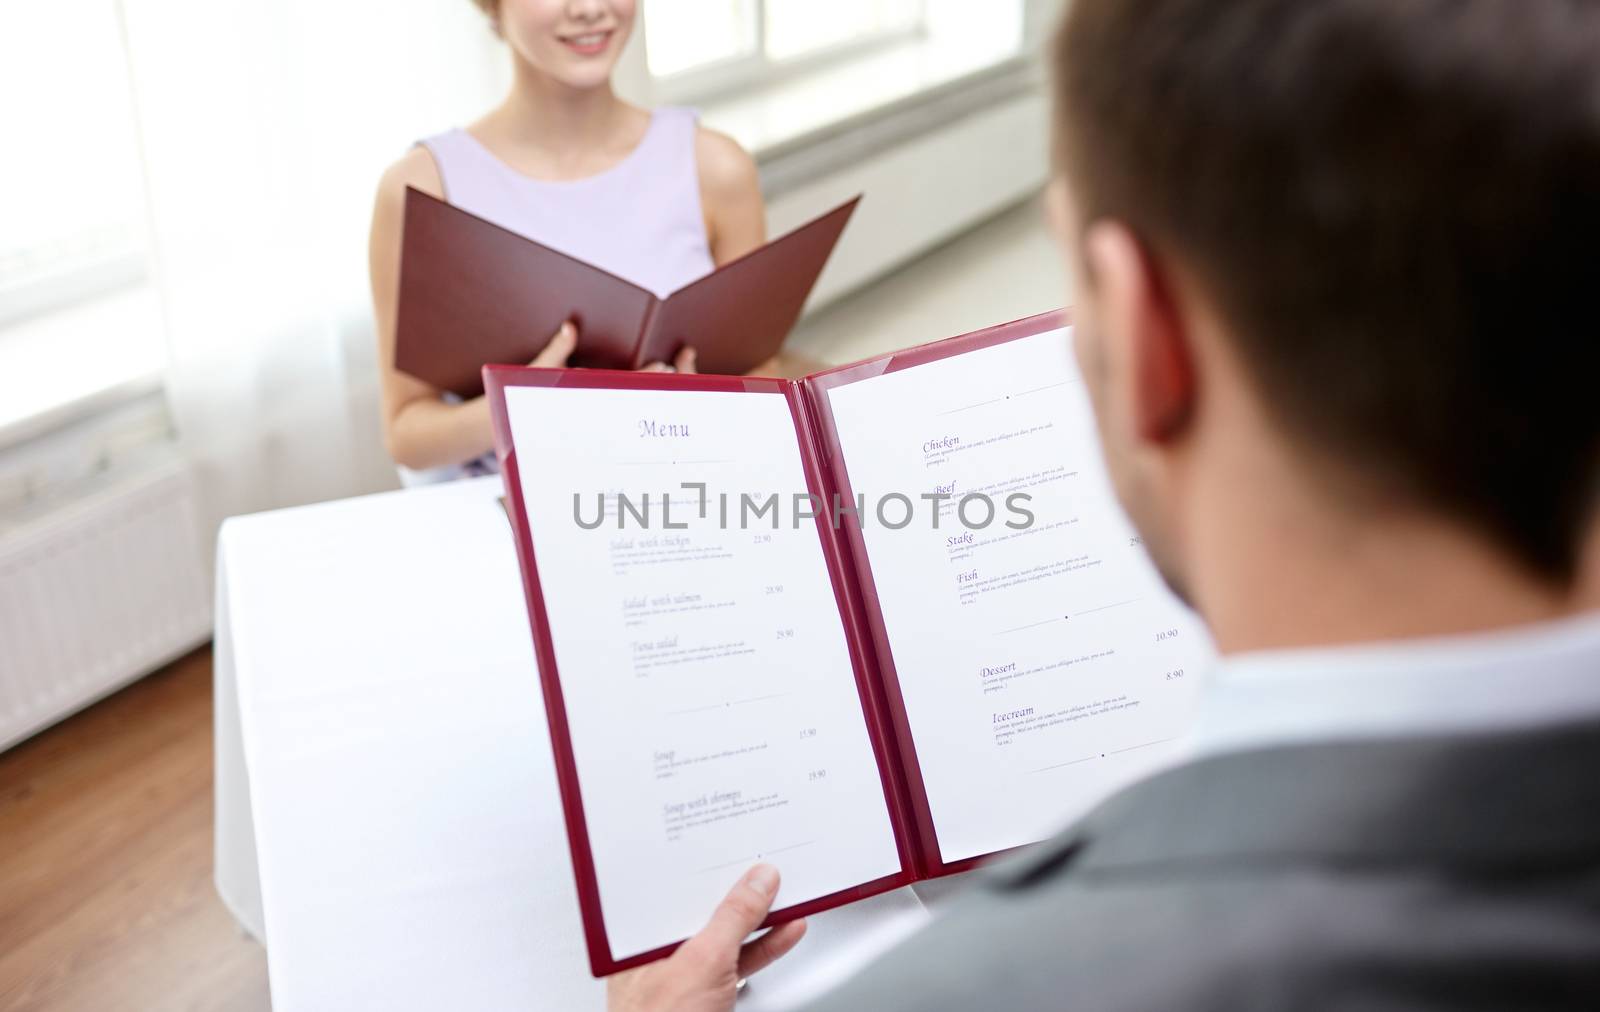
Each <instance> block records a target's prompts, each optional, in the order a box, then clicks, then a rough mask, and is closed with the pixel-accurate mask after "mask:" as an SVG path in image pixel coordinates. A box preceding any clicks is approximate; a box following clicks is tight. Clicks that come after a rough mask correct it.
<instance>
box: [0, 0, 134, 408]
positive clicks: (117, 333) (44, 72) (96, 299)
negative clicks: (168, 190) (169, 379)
mask: <svg viewBox="0 0 1600 1012" xmlns="http://www.w3.org/2000/svg"><path fill="white" fill-rule="evenodd" d="M0 95H5V96H6V99H5V100H4V101H0V137H3V138H5V145H6V155H5V158H4V160H3V161H0V430H4V429H5V428H7V427H8V426H9V425H11V424H13V423H16V422H18V421H20V420H21V416H28V415H33V414H38V413H41V412H44V411H47V410H51V409H54V408H57V407H59V406H60V405H61V404H62V403H66V402H71V401H75V400H79V399H82V398H84V397H87V396H90V395H93V394H95V393H97V392H99V391H101V390H104V389H107V388H109V387H113V386H118V385H120V384H122V383H125V382H127V381H128V380H130V379H133V378H135V377H136V376H148V375H150V374H151V373H153V372H156V371H158V370H159V369H160V364H161V362H162V361H163V349H162V344H161V333H160V327H159V316H158V313H159V310H158V308H157V307H156V305H155V301H154V298H153V296H151V295H149V292H150V286H149V258H148V251H147V249H146V240H145V225H146V223H145V213H146V212H145V206H146V204H145V198H144V187H143V180H142V174H141V170H140V162H139V149H138V141H137V135H136V128H135V121H134V115H133V103H132V96H131V95H130V92H129V83H128V67H127V61H126V56H125V47H124V44H123V36H122V27H121V22H120V20H119V16H118V10H117V5H116V3H115V2H114V0H74V2H72V3H8V4H0ZM102 304H103V305H104V306H105V307H106V308H107V313H110V318H109V319H108V318H107V313H99V312H98V311H97V312H95V313H89V314H88V315H85V314H86V312H87V311H88V309H89V307H91V306H99V305H102ZM112 310H114V312H113V311H112ZM90 320H93V321H95V322H88V321H90ZM73 321H84V322H83V324H82V325H78V324H77V323H76V322H73ZM69 322H73V325H72V326H70V327H69V326H67V324H68V323H69ZM74 384H79V385H82V384H89V385H91V386H92V387H93V388H94V389H79V388H78V386H74Z"/></svg>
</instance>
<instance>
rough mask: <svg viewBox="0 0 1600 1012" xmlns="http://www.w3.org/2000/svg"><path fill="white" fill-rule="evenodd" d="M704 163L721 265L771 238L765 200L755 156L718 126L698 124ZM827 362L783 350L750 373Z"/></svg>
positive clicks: (714, 255)
mask: <svg viewBox="0 0 1600 1012" xmlns="http://www.w3.org/2000/svg"><path fill="white" fill-rule="evenodd" d="M695 160H696V162H697V163H698V165H699V169H700V205H701V207H702V208H704V210H705V216H706V238H707V239H708V240H709V241H710V243H711V259H712V260H714V261H715V262H716V264H717V266H719V267H720V266H722V265H723V264H725V263H727V262H728V261H729V260H733V259H735V258H737V257H741V256H743V255H744V254H746V253H748V252H750V251H751V250H753V249H755V248H756V247H757V246H760V245H761V244H762V243H764V242H766V241H767V205H766V201H764V200H763V199H762V197H761V177H760V176H759V175H758V174H757V172H756V162H755V159H754V158H751V157H750V155H749V154H748V153H747V152H746V151H745V149H744V148H741V147H740V146H739V142H738V141H736V140H734V139H733V138H732V137H729V136H728V135H726V134H719V133H717V132H716V131H715V130H707V129H705V128H704V127H701V128H700V132H699V133H698V134H697V135H696V137H695ZM823 368H826V367H825V366H824V364H823V363H821V362H818V361H815V360H813V359H809V358H804V357H802V356H799V355H794V354H792V353H790V352H787V351H780V352H778V354H776V355H774V356H773V357H772V358H769V359H767V360H766V361H765V362H763V363H761V364H760V365H758V366H756V367H755V368H754V369H752V370H750V372H749V375H751V376H782V377H785V378H788V379H799V378H801V377H802V376H809V375H810V374H811V373H814V372H816V371H818V370H819V369H823Z"/></svg>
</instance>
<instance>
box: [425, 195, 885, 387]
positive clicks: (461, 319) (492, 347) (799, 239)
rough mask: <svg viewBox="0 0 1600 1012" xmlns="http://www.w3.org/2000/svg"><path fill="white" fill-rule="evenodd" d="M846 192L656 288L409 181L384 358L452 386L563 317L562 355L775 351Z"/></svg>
mask: <svg viewBox="0 0 1600 1012" xmlns="http://www.w3.org/2000/svg"><path fill="white" fill-rule="evenodd" d="M860 200H861V198H860V197H856V198H854V199H852V200H849V201H846V202H845V203H843V204H841V205H839V206H838V207H836V208H834V209H833V210H831V211H829V212H828V213H826V214H824V215H821V216H820V217H817V218H814V219H812V220H811V221H809V222H807V223H806V224H804V225H801V226H800V227H799V228H796V229H794V230H793V231H791V232H789V233H787V234H785V235H783V236H781V237H780V238H777V239H774V240H773V241H772V242H769V243H767V244H766V245H765V246H761V247H759V248H758V249H754V250H752V251H750V252H749V253H746V254H745V255H744V256H742V257H739V258H737V259H735V260H731V261H729V262H728V263H725V264H723V265H722V266H721V267H718V268H717V269H716V270H714V271H712V272H711V273H710V274H707V275H706V276H705V277H702V278H700V279H698V280H696V281H693V282H691V283H689V284H687V285H685V286H684V287H682V288H680V289H678V290H677V291H675V292H672V293H670V294H669V295H667V296H666V297H665V298H660V297H658V296H657V295H656V294H655V293H654V292H651V291H649V290H647V289H644V288H641V287H639V286H638V285H636V284H634V283H633V282H631V281H626V280H624V279H622V278H619V277H617V276H616V275H615V274H612V273H610V272H609V271H606V270H604V269H602V268H600V267H596V266H595V265H594V264H591V263H588V262H586V261H584V260H580V259H578V258H577V257H573V256H568V255H567V254H566V253H563V252H561V251H560V250H557V249H553V248H551V247H549V246H545V245H544V244H542V243H538V242H535V241H534V240H532V239H529V238H527V237H526V236H522V235H519V234H517V233H516V232H512V231H510V230H508V229H505V228H502V227H500V226H499V225H496V224H494V223H493V222H491V221H488V220H487V219H484V218H480V217H478V216H477V215H474V214H472V213H470V212H468V211H464V210H462V209H461V208H459V207H455V206H453V205H451V204H448V203H446V202H445V201H442V200H439V199H438V198H436V197H431V196H429V195H428V194H425V193H423V192H422V191H421V190H417V189H414V188H408V189H407V190H406V207H405V225H404V232H403V234H402V239H401V252H400V295H399V304H398V310H397V313H398V315H397V319H396V323H395V363H394V364H395V368H397V369H399V370H400V371H401V372H405V373H409V374H411V375H413V376H416V377H417V378H418V379H421V380H423V381H425V382H427V383H430V384H432V385H433V386H435V387H437V388H439V389H441V390H448V391H450V392H452V393H455V394H459V395H460V396H463V397H473V396H476V395H477V394H478V393H479V392H480V391H481V390H482V389H483V386H482V383H483V380H482V375H483V374H482V369H483V365H484V363H486V362H512V363H517V364H521V363H524V362H530V361H532V360H533V357H534V356H535V355H537V354H538V353H539V352H540V350H541V349H543V348H544V346H545V344H546V343H547V342H548V341H549V340H550V337H551V335H552V334H554V333H555V332H556V331H557V330H559V329H560V328H561V325H562V324H563V323H565V322H566V321H568V320H571V321H573V322H574V323H575V324H576V325H577V328H578V346H577V349H576V350H575V351H574V352H573V355H572V364H573V365H575V366H586V367H593V368H609V369H639V368H642V367H644V366H646V365H648V364H650V363H651V362H671V361H672V359H673V356H675V355H676V354H677V353H678V351H679V349H681V348H682V347H683V346H684V345H685V344H688V343H692V344H693V345H694V348H695V353H696V359H695V366H696V368H697V369H698V370H699V371H700V372H702V373H726V374H728V375H742V374H744V373H747V372H749V371H750V370H752V369H754V368H756V367H757V366H759V365H761V364H762V363H764V362H766V361H767V360H768V359H770V358H772V357H773V356H774V355H776V354H777V353H778V350H779V349H780V348H781V347H782V346H783V341H784V338H786V337H788V336H789V331H790V330H792V329H793V328H794V324H795V321H796V320H797V319H799V317H800V310H801V309H802V307H804V305H805V301H806V297H807V296H809V295H810V294H811V288H812V286H813V285H815V284H816V281H817V277H818V275H820V274H821V273H822V268H823V266H824V265H825V264H826V263H827V262H828V257H829V256H830V255H831V254H832V253H833V247H834V246H835V245H836V244H837V243H838V241H839V236H840V235H841V234H842V233H843V232H844V228H845V226H846V225H847V224H849V222H850V216H851V215H852V214H854V213H855V209H856V204H857V203H859V202H860Z"/></svg>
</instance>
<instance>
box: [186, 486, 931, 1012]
mask: <svg viewBox="0 0 1600 1012" xmlns="http://www.w3.org/2000/svg"><path fill="white" fill-rule="evenodd" d="M501 492H502V483H501V480H500V479H499V478H498V477H487V478H480V479H473V480H467V481H460V482H455V483H451V484H447V485H436V486H428V487H423V488H416V489H409V490H406V491H403V492H391V493H384V494H380V495H374V496H364V497H361V498H357V499H347V500H340V501H336V502H330V503H321V504H317V505H313V506H304V507H298V508H294V509H288V510H279V511H275V512H271V513H262V514H256V515H253V516H246V517H235V518H232V519H230V520H229V521H227V522H226V523H225V524H224V525H223V528H222V530H221V532H220V534H219V536H218V552H217V591H216V593H217V608H216V634H215V653H214V657H215V721H216V884H217V890H218V893H219V894H220V895H221V897H222V899H223V902H224V903H225V904H226V905H227V907H228V908H229V909H230V910H231V911H232V913H233V914H234V916H235V918H236V919H237V920H238V921H239V923H240V925H241V926H242V927H243V929H244V930H246V931H248V932H249V933H250V934H252V935H254V936H255V937H256V938H257V939H259V940H261V941H262V942H263V943H264V944H265V945H266V947H267V962H268V975H269V978H270V984H271V988H272V1002H273V1008H274V1009H276V1010H277V1012H295V1010H306V1009H340V1010H350V1009H384V1010H406V1009H418V1010H422V1009H427V1010H430V1012H431V1010H436V1009H440V1008H470V1009H475V1010H491V1012H492V1010H499V1009H505V1010H513V1009H515V1010H528V1009H563V1010H566V1009H573V1010H584V1009H601V1008H603V1007H604V988H603V985H602V983H601V982H599V981H596V980H594V979H593V978H592V977H591V976H590V974H589V970H588V962H587V958H586V956H585V953H584V949H583V934H582V931H581V927H580V922H579V915H578V903H577V894H576V889H575V887H574V884H573V880H572V871H571V863H570V861H569V858H568V853H567V841H566V829H565V826H564V824H563V821H562V816H561V806H560V803H559V798H558V794H557V788H556V778H555V771H554V765H553V761H552V758H551V751H550V742H549V736H548V731H547V728H546V724H545V718H544V709H543V700H542V697H541V695H540V693H539V690H538V681H537V669H536V667H535V661H534V656H533V649H532V641H531V638H530V636H529V633H528V624H527V622H528V620H527V613H526V610H525V606H524V599H523V593H522V585H521V579H520V577H519V575H518V572H517V563H516V557H515V554H514V550H513V547H512V539H511V529H510V525H509V523H508V521H507V519H506V516H505V514H504V511H503V509H502V507H501V504H500V501H499V496H500V494H501ZM956 888H957V887H956V886H953V885H952V884H951V883H948V882H945V883H937V884H934V885H931V886H918V887H917V888H916V889H915V890H912V889H902V890H897V891H895V892H892V893H888V894H885V895H883V896H879V897H876V898H874V899H871V900H867V901H865V902H862V903H857V904H853V905H851V906H849V907H844V908H841V909H839V910H834V911H830V912H828V913H825V914H822V915H819V916H816V917H813V918H811V931H810V932H809V933H808V935H807V937H806V939H805V940H804V941H803V942H802V943H801V945H800V947H799V948H798V949H797V950H796V951H795V953H794V954H792V955H791V956H789V957H788V958H786V959H784V960H782V961H780V962H779V963H778V964H777V965H776V966H774V967H773V968H771V969H770V970H768V971H765V972H764V973H762V974H760V975H758V976H757V977H756V978H755V979H754V980H753V981H752V982H751V985H750V987H749V988H748V989H747V992H746V993H745V994H744V995H742V996H741V998H740V1001H739V1007H740V1009H750V1010H765V1009H780V1008H785V1007H792V1006H793V1005H794V1004H796V1003H798V1002H800V1001H803V1000H804V999H806V998H807V997H810V996H812V995H815V994H817V993H820V992H821V991H822V990H825V989H826V988H827V987H828V986H829V985H831V984H832V983H834V982H836V981H837V980H839V979H841V978H842V977H843V976H845V975H847V974H848V973H849V972H851V970H852V969H854V968H855V967H856V966H859V965H860V964H861V963H862V962H864V961H865V960H867V959H869V958H870V956H871V955H872V954H873V953H874V952H876V951H880V950H881V949H882V948H884V947H885V946H887V945H889V944H892V942H893V941H894V940H896V939H898V938H900V937H903V936H904V935H905V934H907V933H909V932H910V931H913V930H915V929H916V927H917V926H919V925H920V924H922V923H924V922H925V921H926V920H927V919H928V918H929V917H930V916H931V913H930V911H931V910H932V909H934V908H937V907H940V906H942V905H943V904H944V903H945V902H946V901H947V898H948V897H949V896H950V895H951V893H952V892H953V891H955V889H956ZM707 913H709V911H707Z"/></svg>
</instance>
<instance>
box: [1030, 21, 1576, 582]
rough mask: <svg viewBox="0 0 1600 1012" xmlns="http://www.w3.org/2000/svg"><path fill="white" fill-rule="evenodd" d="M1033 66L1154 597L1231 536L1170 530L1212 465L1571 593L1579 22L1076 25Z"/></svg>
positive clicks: (1091, 352) (1187, 527)
mask: <svg viewBox="0 0 1600 1012" xmlns="http://www.w3.org/2000/svg"><path fill="white" fill-rule="evenodd" d="M1054 63H1055V68H1054V70H1055V76H1056V130H1057V137H1056V149H1057V178H1056V180H1055V182H1054V184H1053V186H1052V193H1051V203H1052V207H1053V210H1054V217H1055V219H1056V221H1057V224H1058V227H1059V230H1060V232H1061V234H1062V239H1063V241H1064V243H1065V244H1066V245H1067V247H1068V253H1069V258H1070V259H1071V260H1072V261H1073V264H1074V269H1075V273H1076V275H1077V303H1078V322H1079V327H1078V339H1077V340H1078V346H1077V351H1078V355H1079V359H1080V362H1081V364H1082V365H1083V367H1084V372H1085V374H1086V377H1087V379H1088V382H1089V385H1090V388H1091V392H1092V393H1093V399H1094V401H1095V405H1096V413H1097V415H1098V417H1099V420H1100V427H1101V431H1102V436H1103V439H1104V442H1105V445H1106V450H1107V456H1108V459H1109V463H1110V465H1111V468H1112V473H1113V476H1114V478H1115V480H1116V483H1117V487H1118V492H1119V494H1120V495H1121V496H1122V498H1123V500H1124V502H1125V505H1126V506H1127V507H1128V509H1129V511H1130V513H1131V514H1132V515H1133V517H1134V519H1135V522H1136V523H1138V524H1139V526H1140V527H1141V529H1142V531H1143V533H1144V534H1145V536H1146V542H1147V544H1149V545H1150V546H1151V549H1152V552H1153V554H1154V555H1155V557H1156V559H1157V562H1158V564H1160V565H1161V567H1162V569H1163V571H1164V572H1165V573H1166V574H1167V576H1168V578H1169V580H1171V581H1172V582H1173V583H1174V585H1175V586H1177V587H1178V588H1179V589H1180V591H1181V590H1183V589H1185V587H1186V585H1187V584H1188V583H1189V582H1190V581H1191V579H1192V578H1193V576H1194V573H1193V572H1192V568H1193V564H1194V560H1193V558H1192V557H1191V556H1192V552H1191V551H1190V544H1189V540H1190V534H1191V530H1192V528H1193V527H1194V526H1196V525H1197V524H1198V523H1200V522H1202V521H1207V520H1209V521H1211V522H1215V521H1217V520H1218V518H1217V517H1216V516H1214V515H1213V516H1210V517H1209V518H1207V517H1203V516H1201V515H1200V512H1199V511H1204V510H1211V511H1213V513H1215V512H1216V511H1217V510H1220V509H1226V508H1227V505H1228V502H1229V500H1228V499H1227V498H1226V495H1225V494H1223V493H1220V492H1218V490H1217V487H1216V484H1217V483H1216V481H1213V482H1212V488H1211V494H1209V495H1208V496H1206V497H1205V501H1204V503H1199V502H1197V501H1196V493H1195V489H1196V488H1197V487H1199V486H1200V485H1201V484H1203V482H1202V481H1201V480H1200V478H1198V477H1197V475H1199V474H1200V473H1201V472H1202V471H1203V470H1204V469H1206V468H1210V467H1213V465H1215V466H1218V467H1223V468H1224V469H1226V468H1227V467H1232V468H1233V472H1232V474H1233V478H1234V479H1236V480H1234V482H1233V487H1232V488H1233V490H1232V492H1231V493H1227V494H1231V495H1234V496H1235V497H1245V496H1274V495H1279V494H1289V492H1288V490H1287V482H1286V481H1285V480H1284V479H1285V476H1289V475H1293V476H1294V478H1295V480H1296V481H1297V482H1298V488H1297V489H1295V490H1294V491H1293V493H1292V494H1297V495H1301V496H1304V497H1308V498H1309V499H1316V498H1317V497H1325V498H1326V501H1327V502H1328V503H1329V504H1330V506H1337V507H1338V508H1342V509H1345V510H1350V511H1360V510H1364V509H1371V510H1376V511H1387V510H1393V509H1408V510H1415V511H1418V512H1423V513H1427V514H1430V515H1436V516H1438V517H1439V518H1441V520H1442V521H1446V522H1449V523H1451V524H1454V525H1457V526H1459V527H1460V528H1461V529H1463V530H1466V531H1470V532H1472V533H1474V534H1475V535H1476V536H1478V537H1480V538H1481V539H1482V540H1483V542H1484V543H1485V544H1488V545H1492V546H1493V548H1494V550H1496V551H1497V552H1498V553H1500V554H1501V555H1502V556H1504V558H1505V559H1506V560H1507V561H1508V562H1509V563H1511V564H1513V565H1515V566H1517V567H1520V568H1521V569H1522V570H1523V571H1524V572H1526V573H1527V574H1530V575H1531V576H1533V577H1535V578H1537V579H1539V580H1541V581H1544V582H1546V583H1548V584H1550V585H1552V586H1567V585H1570V584H1571V583H1572V582H1573V581H1574V579H1575V576H1576V573H1575V571H1576V569H1577V566H1578V559H1579V555H1580V552H1581V549H1582V545H1583V543H1584V541H1585V537H1586V534H1587V531H1588V528H1589V525H1590V524H1591V523H1592V518H1593V516H1594V511H1595V506H1596V501H1597V497H1596V492H1597V490H1600V323H1597V321H1600V315H1597V308H1600V307H1597V306H1596V303H1595V295H1594V293H1595V292H1596V291H1597V290H1600V284H1597V283H1596V282H1597V281H1600V278H1597V277H1596V275H1597V274H1600V251H1597V245H1596V244H1597V243H1600V3H1596V2H1593V0H1231V2H1228V3H1218V2H1216V0H1075V2H1074V3H1073V5H1072V10H1071V12H1070V14H1069V15H1068V18H1067V21H1066V23H1065V24H1064V25H1063V28H1062V31H1061V33H1060V35H1059V37H1058V40H1057V43H1056V49H1055V54H1054ZM1251 454H1254V455H1256V457H1257V458H1259V459H1260V460H1263V461H1265V460H1267V459H1268V458H1276V463H1274V464H1271V465H1265V464H1264V465H1263V466H1262V467H1261V468H1260V469H1259V472H1255V471H1253V469H1252V468H1253V465H1252V464H1251V463H1249V462H1248V461H1246V460H1244V458H1246V457H1248V456H1250V455H1251ZM1224 458H1229V459H1228V460H1226V461H1224ZM1208 473H1210V474H1212V475H1213V477H1215V474H1216V472H1215V470H1213V471H1211V472H1208ZM1254 473H1259V474H1260V475H1262V476H1270V478H1265V477H1264V478H1263V482H1264V483H1263V485H1262V486H1261V487H1240V486H1243V485H1249V484H1250V483H1251V480H1252V479H1251V477H1250V476H1251V475H1252V474H1254ZM1272 483H1277V485H1279V486H1283V487H1272ZM1233 501H1234V502H1242V501H1243V500H1242V499H1239V498H1235V499H1234V500H1233ZM1261 536H1262V537H1267V536H1270V535H1268V534H1266V533H1264V532H1263V533H1262V534H1261Z"/></svg>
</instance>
